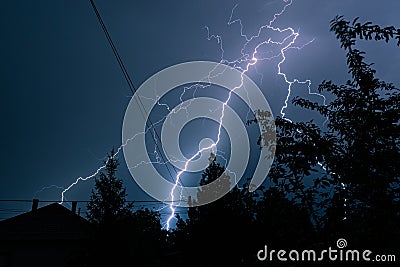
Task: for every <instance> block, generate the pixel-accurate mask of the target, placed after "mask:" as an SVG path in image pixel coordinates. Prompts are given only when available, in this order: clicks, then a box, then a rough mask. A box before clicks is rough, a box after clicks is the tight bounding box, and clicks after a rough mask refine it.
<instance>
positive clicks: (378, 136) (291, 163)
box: [256, 17, 400, 247]
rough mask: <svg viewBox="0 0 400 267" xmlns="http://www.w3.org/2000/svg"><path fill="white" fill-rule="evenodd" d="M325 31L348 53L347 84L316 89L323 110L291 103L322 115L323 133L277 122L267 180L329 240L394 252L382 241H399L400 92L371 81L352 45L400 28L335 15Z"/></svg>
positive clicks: (392, 34)
mask: <svg viewBox="0 0 400 267" xmlns="http://www.w3.org/2000/svg"><path fill="white" fill-rule="evenodd" d="M331 31H333V32H334V33H335V34H336V37H337V38H338V39H339V41H340V43H341V46H342V47H343V48H344V49H345V50H346V58H347V65H348V69H349V73H350V74H351V77H352V79H351V80H349V81H347V82H346V83H345V84H343V85H336V84H334V83H333V82H331V81H324V82H322V83H321V84H320V85H319V88H318V89H319V92H320V93H324V94H329V95H330V97H331V98H332V99H333V100H332V101H331V102H330V103H328V104H327V105H322V104H319V103H316V102H311V101H310V100H308V99H303V98H300V97H297V98H295V99H294V100H293V103H294V104H295V105H298V106H300V107H303V108H305V109H309V110H315V111H317V112H318V113H320V114H321V115H322V116H323V117H325V118H326V123H325V124H324V125H323V126H322V127H320V126H318V125H316V124H315V123H313V121H309V122H292V121H289V120H287V119H285V118H277V119H276V125H277V129H278V133H277V147H278V149H277V152H276V154H275V159H276V160H275V162H274V165H273V168H272V169H271V172H270V178H271V179H272V181H274V182H275V184H277V185H278V186H279V187H280V188H281V189H282V191H284V192H286V194H287V195H288V196H290V197H291V198H292V199H293V200H295V201H296V202H297V203H299V204H301V205H302V207H304V208H305V209H306V210H307V212H308V214H309V216H310V217H311V218H312V219H313V222H314V224H315V225H316V226H317V228H318V229H324V231H322V232H321V235H322V236H324V237H325V238H326V239H327V241H329V242H332V240H335V238H336V239H337V238H338V237H339V236H342V235H345V236H347V237H349V238H351V242H352V243H353V244H360V245H365V246H367V245H368V244H369V245H374V244H375V245H376V244H380V245H381V246H385V245H387V246H389V247H391V246H392V247H393V246H397V247H398V243H396V242H390V241H388V240H386V239H388V238H389V237H392V238H391V240H393V236H395V237H396V238H397V240H398V238H399V237H400V235H399V234H400V228H399V222H400V221H399V188H400V183H399V177H400V166H399V164H398V163H399V162H400V147H399V144H400V143H399V140H400V139H399V137H400V124H399V121H400V104H399V103H400V94H399V90H398V89H397V88H395V87H394V86H393V85H392V84H390V83H386V82H384V81H381V80H379V79H378V78H376V71H375V70H374V69H373V68H372V64H369V63H366V62H365V55H364V54H365V53H364V52H362V51H360V50H358V49H356V48H355V45H356V40H357V39H358V38H360V39H367V40H371V39H372V37H374V39H375V40H382V39H383V40H386V42H388V41H389V40H390V39H391V38H396V39H399V38H400V37H399V36H400V30H396V29H394V28H393V27H386V28H381V27H379V26H377V25H372V23H370V22H367V23H365V24H363V25H361V24H360V23H358V19H355V20H354V21H353V22H352V23H350V22H348V21H346V20H344V19H343V17H336V18H335V19H334V20H332V21H331ZM399 44H400V43H399V42H398V45H399ZM256 115H257V114H256ZM385 240H386V241H385ZM378 246H379V245H378Z"/></svg>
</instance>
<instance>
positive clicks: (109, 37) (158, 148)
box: [90, 0, 177, 179]
mask: <svg viewBox="0 0 400 267" xmlns="http://www.w3.org/2000/svg"><path fill="white" fill-rule="evenodd" d="M90 3H91V5H92V8H93V10H94V13H95V14H96V17H97V19H98V21H99V23H100V25H101V28H102V29H103V32H104V34H105V35H106V38H107V41H108V43H109V44H110V46H111V49H112V50H113V52H114V55H115V57H116V59H117V61H118V65H119V66H120V68H121V71H122V73H123V75H124V77H125V80H126V82H127V83H128V86H129V89H130V91H131V93H132V97H133V98H135V101H136V103H137V104H138V106H139V108H140V112H141V113H142V116H143V118H145V119H146V115H147V111H146V110H145V108H144V105H143V102H142V100H141V99H140V96H137V97H135V93H136V90H137V89H136V87H135V85H134V84H133V82H132V79H131V78H130V76H129V73H128V71H127V70H126V68H125V65H124V63H123V61H122V59H121V57H120V55H119V53H118V50H117V48H116V47H115V45H114V42H113V40H112V39H111V36H110V34H109V32H108V30H107V27H106V25H105V24H104V21H103V19H102V18H101V16H100V13H99V11H98V9H97V7H96V5H95V3H94V1H93V0H90ZM146 126H147V128H148V129H152V128H153V129H154V124H153V122H152V121H151V119H150V116H149V118H148V120H146ZM154 134H155V135H156V137H155V136H154V135H153V134H151V137H152V139H153V142H154V144H155V145H156V148H157V150H158V152H159V154H160V155H161V158H162V160H163V162H164V163H166V162H167V160H166V158H165V156H164V153H162V150H161V149H160V147H159V145H158V142H157V140H156V138H158V140H161V138H160V136H159V134H158V133H157V131H154ZM165 166H166V168H167V171H168V173H169V175H170V176H171V178H172V179H174V176H173V175H172V173H171V171H170V169H169V167H168V164H165ZM172 169H173V170H174V171H175V174H176V175H177V171H176V169H175V168H174V167H172Z"/></svg>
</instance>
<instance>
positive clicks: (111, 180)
mask: <svg viewBox="0 0 400 267" xmlns="http://www.w3.org/2000/svg"><path fill="white" fill-rule="evenodd" d="M104 164H105V170H106V172H105V173H104V172H100V178H99V179H96V180H95V190H92V194H91V196H90V202H89V203H88V205H87V209H88V212H87V217H88V219H89V221H90V222H93V223H96V224H111V223H113V222H115V221H118V220H121V219H123V218H125V217H127V216H131V214H132V203H127V202H126V196H127V194H126V189H125V188H124V187H123V183H122V180H121V179H118V178H117V177H116V170H117V167H118V165H119V163H118V160H116V159H115V158H114V150H112V151H111V154H110V155H108V159H107V161H106V162H105V163H104Z"/></svg>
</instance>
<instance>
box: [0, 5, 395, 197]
mask: <svg viewBox="0 0 400 267" xmlns="http://www.w3.org/2000/svg"><path fill="white" fill-rule="evenodd" d="M96 4H97V7H98V9H99V11H100V13H101V15H102V17H103V20H104V21H105V23H106V25H107V27H108V30H109V32H110V34H111V36H112V38H113V40H114V43H115V45H116V46H117V48H118V50H119V53H120V55H121V57H122V59H123V61H124V63H125V66H126V68H127V70H128V72H129V73H130V75H131V78H132V80H133V82H134V83H135V85H137V86H138V85H140V84H141V83H142V82H144V81H145V80H146V79H147V78H149V77H150V76H151V75H153V74H155V73H156V72H158V71H160V70H162V69H163V68H166V67H169V66H172V65H174V64H178V63H182V62H186V61H192V60H211V61H219V60H220V57H221V54H220V52H221V51H220V50H219V46H218V44H217V43H216V42H215V40H211V41H209V40H207V32H206V30H205V29H204V26H208V27H209V29H210V32H211V34H219V35H221V36H222V38H223V40H224V41H223V42H224V49H225V58H227V59H234V58H237V57H238V56H239V53H240V48H241V47H242V45H243V44H244V40H243V38H241V37H240V29H239V27H238V26H239V25H238V24H232V25H230V26H228V25H227V22H228V20H229V17H230V14H231V10H232V8H233V7H234V6H235V4H239V5H238V7H237V8H236V9H235V13H234V18H241V19H242V22H243V26H244V29H243V30H244V33H245V34H248V35H253V34H255V33H256V32H257V31H258V28H259V27H260V26H261V25H263V24H265V23H266V22H267V21H269V20H270V19H271V18H272V16H273V14H274V13H276V12H278V11H280V10H281V9H282V7H283V5H284V2H283V1H271V0H264V1H259V0H257V1H230V0H229V1H228V0H224V1H213V0H206V1H184V0H179V1H128V0H124V1H122V0H121V1H104V0H97V1H96ZM398 10H400V2H399V1H397V0H391V1H389V0H388V1H365V0H351V1H350V0H337V1H331V0H304V1H301V0H297V1H296V0H294V2H293V5H292V6H291V7H289V8H288V9H287V12H286V13H285V14H284V15H282V16H281V17H280V18H279V19H278V20H277V21H276V23H275V24H274V25H275V26H279V27H282V28H283V27H289V26H290V27H293V28H294V29H295V30H299V32H300V35H301V36H300V37H299V44H300V45H301V44H305V43H307V42H308V41H310V40H312V39H314V41H313V42H312V43H311V44H309V45H308V46H306V47H304V48H303V49H302V50H301V51H297V50H291V51H289V52H288V53H287V61H286V63H285V64H283V65H282V69H283V70H284V71H285V73H287V75H288V77H289V78H290V79H294V78H298V79H299V80H305V79H310V80H311V81H312V90H313V91H315V90H316V88H317V85H318V84H319V83H320V82H321V81H322V80H325V79H326V80H333V81H335V82H338V83H342V82H344V81H345V80H346V79H347V77H348V76H347V73H346V72H347V70H346V69H345V57H344V52H343V51H342V50H341V49H340V47H339V45H338V42H337V41H336V39H335V38H334V36H333V34H332V33H331V32H329V21H330V20H331V19H332V18H333V17H334V16H335V15H344V16H345V17H346V18H348V19H353V18H355V17H356V16H359V17H360V20H361V21H362V22H364V21H367V20H371V21H373V22H374V23H377V24H379V25H381V26H386V25H394V26H396V27H400V21H399V16H398ZM0 25H1V35H2V38H1V42H0V55H1V57H0V59H1V72H0V90H1V91H0V92H1V95H0V99H1V107H0V109H1V115H2V128H1V138H0V140H1V148H2V153H1V159H0V162H1V168H0V199H31V198H32V197H33V195H34V193H35V192H36V191H38V190H40V189H41V188H42V187H43V186H48V185H58V186H62V187H66V186H68V185H69V184H71V183H72V182H73V181H74V180H75V179H76V178H77V177H80V176H87V175H90V174H91V173H93V172H94V171H95V170H96V169H97V168H98V167H99V166H101V164H102V161H103V160H104V157H105V155H106V154H107V153H108V152H109V151H110V149H111V148H112V147H114V148H117V147H119V146H120V145H121V128H122V121H123V116H124V112H125V109H126V107H127V104H128V102H129V100H130V91H129V88H128V86H127V84H126V81H125V80H124V77H123V75H122V73H121V71H120V69H119V66H118V64H117V61H116V59H115V57H114V55H113V53H112V50H111V49H110V47H109V45H108V43H107V41H106V38H105V36H104V33H103V32H102V30H101V28H100V25H99V23H98V21H97V19H96V17H95V15H94V12H93V10H92V9H91V6H90V2H89V0H87V1H82V0H80V1H59V0H51V1H50V0H47V1H46V0H42V1H23V0H20V1H18V0H16V1H8V2H7V3H3V4H2V7H1V9H0ZM360 47H361V48H362V49H365V50H366V51H367V58H368V59H369V60H370V61H371V62H375V63H376V64H375V67H376V69H377V70H378V76H379V77H380V78H382V79H384V80H386V81H389V82H393V83H394V84H396V85H399V84H400V76H399V75H398V71H399V69H400V63H399V62H400V50H399V49H398V47H396V46H395V45H394V44H389V45H385V44H383V43H369V44H365V43H360ZM257 71H258V72H259V73H262V74H263V75H264V78H263V80H262V81H261V79H260V75H258V74H257V73H256V71H255V69H253V70H251V71H250V72H249V76H250V77H251V78H253V79H254V81H255V82H256V83H257V84H258V85H259V87H260V88H261V89H262V90H263V92H264V94H265V96H266V97H267V99H268V101H269V103H270V105H271V108H272V110H273V112H274V114H275V115H278V114H279V110H280V107H281V106H282V105H283V101H284V99H285V97H286V93H287V91H286V85H285V84H284V83H283V81H282V78H281V77H280V76H278V75H276V73H277V69H276V62H275V63H274V62H271V63H267V62H262V63H260V64H259V65H257ZM306 93H307V88H306V87H305V86H295V87H294V89H293V94H292V96H295V95H301V96H306V95H307V94H306ZM310 97H311V96H310ZM313 99H315V100H317V98H313ZM287 115H288V117H292V118H295V119H308V118H309V117H308V116H309V114H305V113H304V114H303V113H301V112H300V113H299V112H297V111H296V110H295V109H294V108H293V107H291V106H289V107H288V109H287ZM189 144H190V143H189ZM194 146H195V148H197V147H198V144H197V143H195V144H194ZM120 162H121V165H120V168H119V174H120V177H121V178H124V182H125V185H126V186H127V188H128V195H129V196H128V198H129V199H132V200H135V199H147V198H148V197H147V195H146V194H145V193H143V192H142V191H141V190H140V189H138V187H137V186H136V184H135V183H134V182H133V181H132V179H131V177H130V174H129V172H128V171H127V169H126V165H125V162H124V160H123V158H122V157H120ZM92 186H93V182H92V181H89V182H82V183H80V184H79V185H78V186H77V187H75V188H74V189H73V190H71V191H70V192H69V193H68V195H67V198H68V199H88V195H89V192H90V190H91V188H92ZM59 194H60V190H59V189H56V188H53V189H49V190H45V191H43V192H41V193H40V194H38V197H39V198H40V199H59Z"/></svg>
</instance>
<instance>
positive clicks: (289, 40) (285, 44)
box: [166, 0, 326, 230]
mask: <svg viewBox="0 0 400 267" xmlns="http://www.w3.org/2000/svg"><path fill="white" fill-rule="evenodd" d="M283 2H284V3H285V5H284V6H283V8H282V9H281V10H280V12H278V13H275V14H274V16H273V18H272V19H271V20H270V21H269V22H268V23H267V24H265V25H262V26H261V27H260V28H259V30H258V32H257V34H256V35H253V36H251V37H249V36H247V35H246V34H245V33H244V31H243V28H244V27H243V23H242V20H241V19H235V20H233V15H234V11H235V9H236V8H237V7H238V5H235V6H234V7H233V8H232V11H231V15H230V17H229V20H228V23H227V24H228V26H230V25H232V24H234V23H238V24H239V25H240V36H241V37H242V38H244V39H245V43H244V45H243V46H242V48H241V51H240V55H241V56H240V57H239V58H237V59H234V60H227V59H225V58H224V54H225V50H224V45H223V38H222V36H221V35H214V34H212V35H211V34H210V29H209V27H208V26H205V27H204V28H205V29H206V30H207V39H208V40H213V39H214V40H216V42H217V44H219V50H220V51H221V58H220V63H221V64H226V65H230V66H232V67H234V68H236V69H238V70H240V71H241V82H240V84H239V85H238V86H236V87H234V88H233V89H232V90H230V91H229V94H228V97H227V99H226V100H225V102H223V104H222V110H221V116H220V118H219V126H218V135H217V141H216V142H215V143H214V144H212V145H210V146H208V147H204V148H202V149H200V150H198V151H197V152H196V153H195V154H194V155H193V156H192V157H190V158H189V159H188V160H187V161H186V162H185V165H184V168H183V169H182V170H181V171H179V172H178V173H177V176H176V178H175V184H174V186H173V188H172V189H171V192H170V197H171V199H172V202H171V204H170V211H171V213H170V216H169V217H168V219H167V222H166V229H167V230H169V228H170V223H171V220H172V219H173V218H175V210H176V209H175V206H174V204H173V203H174V191H175V190H176V187H177V186H178V185H179V183H180V177H181V175H182V174H183V173H184V172H186V171H187V168H188V165H189V163H190V162H191V161H193V160H194V159H195V158H196V157H197V156H199V155H200V154H201V153H202V152H204V151H206V150H209V149H212V148H215V147H216V146H217V145H218V143H219V142H220V138H221V129H222V125H223V119H224V115H225V107H226V106H227V105H228V103H229V101H230V99H231V96H232V93H233V92H234V91H235V90H238V89H240V88H242V86H243V75H245V74H246V73H247V72H248V71H249V69H250V67H253V66H255V65H256V63H257V62H258V61H264V60H272V59H275V58H278V57H281V60H280V61H279V63H278V65H277V69H278V71H277V74H278V75H280V76H282V77H283V78H284V81H285V83H286V84H287V95H286V98H285V101H284V105H283V106H282V108H281V110H280V113H281V115H282V118H284V119H287V120H289V121H290V119H288V118H286V114H285V109H286V108H287V107H288V101H289V98H290V95H291V91H292V86H293V84H295V83H299V84H307V87H308V93H309V94H310V95H317V96H319V97H321V98H322V99H323V103H324V105H325V101H326V98H325V96H324V95H322V94H319V93H315V92H311V80H306V81H300V80H298V79H294V80H292V81H291V80H289V79H288V77H287V75H286V73H285V72H283V70H282V67H281V66H282V64H283V63H285V61H286V59H287V57H286V52H287V51H288V50H290V49H297V50H301V49H302V48H303V47H305V46H306V45H308V44H310V43H312V42H313V41H314V39H313V40H311V41H309V42H307V43H305V44H303V45H302V46H295V43H296V41H297V38H298V37H299V36H300V33H299V32H298V31H296V30H294V29H293V28H292V27H287V28H284V29H281V28H279V27H274V26H273V24H274V22H275V21H276V20H277V19H278V18H279V17H280V16H281V15H282V14H284V13H285V11H286V10H287V8H289V7H290V6H291V5H292V4H293V0H283ZM266 29H268V30H272V31H273V32H278V33H286V32H288V33H289V34H288V35H287V36H286V37H285V38H284V39H283V40H282V41H273V40H272V39H271V38H268V39H266V40H262V41H261V42H258V44H257V45H256V46H255V48H254V50H253V51H252V53H250V54H248V53H246V52H245V50H246V48H247V47H248V46H249V44H250V43H251V42H253V41H255V40H256V39H258V38H260V37H261V34H262V32H263V31H264V30H266ZM269 44H273V45H280V46H282V47H281V49H280V51H279V53H278V54H276V55H273V56H270V57H262V56H261V57H260V56H259V55H257V52H258V49H259V48H260V47H262V46H267V45H269ZM243 63H244V64H245V67H244V68H243V67H241V65H242V64H243Z"/></svg>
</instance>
